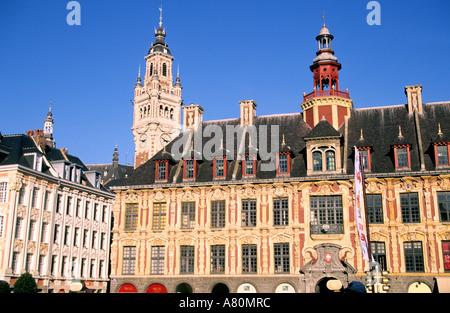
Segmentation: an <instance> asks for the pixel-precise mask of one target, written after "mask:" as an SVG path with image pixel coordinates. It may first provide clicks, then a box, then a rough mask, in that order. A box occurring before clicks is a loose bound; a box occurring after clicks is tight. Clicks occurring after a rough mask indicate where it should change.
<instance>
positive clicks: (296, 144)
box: [117, 102, 450, 188]
mask: <svg viewBox="0 0 450 313" xmlns="http://www.w3.org/2000/svg"><path fill="white" fill-rule="evenodd" d="M418 121H419V125H416V122H415V115H414V114H413V113H409V112H408V107H407V105H397V106H388V107H375V108H368V109H365V108H364V109H354V110H352V112H351V116H350V117H349V119H348V127H347V129H348V133H347V134H346V129H345V123H344V124H343V125H342V126H341V127H340V128H339V130H335V129H334V128H333V127H332V126H331V125H330V124H329V123H328V122H327V121H320V122H319V123H318V124H317V125H316V127H314V128H313V129H311V127H310V126H309V125H308V124H306V123H305V122H304V121H303V117H302V113H293V114H279V115H269V116H257V117H255V122H254V125H255V126H256V129H259V127H260V126H262V125H265V126H267V130H268V133H269V134H270V133H271V130H273V129H275V128H273V127H279V132H278V135H279V144H280V145H281V143H282V137H283V135H284V137H285V144H286V147H289V150H290V152H291V154H290V155H291V171H290V175H289V176H288V177H289V179H291V180H292V179H294V180H295V179H296V178H298V179H299V180H307V179H309V178H308V177H307V170H306V144H305V140H308V139H312V138H320V137H338V136H340V137H341V141H340V142H341V151H342V153H341V155H342V160H341V161H342V163H341V164H342V166H344V165H345V163H346V168H344V173H342V174H338V175H337V176H339V175H343V176H346V177H351V175H353V171H354V169H353V166H354V164H353V158H354V151H353V149H354V146H355V145H357V146H366V147H367V146H368V147H371V165H372V168H371V172H370V174H374V175H377V174H382V175H389V174H390V173H394V172H395V163H394V159H393V158H394V155H393V148H392V147H393V145H394V144H398V143H399V140H401V141H402V142H404V143H407V144H408V145H410V153H411V169H410V172H417V171H420V170H421V162H420V156H419V144H418V136H417V135H418V134H417V129H420V137H421V141H422V147H423V149H422V150H423V163H424V165H425V169H426V170H427V171H436V167H435V164H434V151H433V149H432V143H433V140H435V139H436V138H437V134H438V123H440V125H441V130H442V133H443V134H444V135H445V134H450V102H440V103H428V104H423V114H418ZM239 123H240V118H236V119H227V120H218V121H204V122H203V123H202V129H205V128H206V127H207V126H208V125H217V126H219V127H220V129H222V132H223V134H224V138H223V145H224V148H225V149H226V150H228V152H227V177H226V178H225V179H223V180H220V181H219V182H220V183H221V184H227V183H231V182H233V183H238V182H242V181H244V180H245V179H242V167H241V163H242V162H241V161H236V156H237V151H236V150H237V149H236V145H237V139H236V137H237V136H234V138H233V140H232V142H233V144H234V147H232V149H229V147H227V146H226V142H227V138H226V135H227V133H226V128H227V127H235V126H236V125H239ZM399 126H400V127H401V132H402V136H403V138H401V139H399V138H398V137H399V136H398V135H399ZM361 129H362V130H363V137H364V139H363V140H361ZM182 135H183V134H180V136H179V137H178V138H176V139H175V140H174V141H172V142H171V143H169V144H168V146H167V147H166V152H164V151H159V152H158V153H157V154H156V155H155V156H154V157H153V158H152V159H150V160H149V161H147V162H146V163H144V164H143V165H141V166H140V167H138V168H137V169H136V170H135V171H134V173H133V174H131V175H130V176H129V177H128V178H126V179H124V180H123V182H122V183H120V184H118V185H117V187H118V188H127V186H143V185H155V186H156V185H157V186H169V185H172V184H185V183H186V182H183V175H182V166H181V165H182V164H180V163H182V162H178V161H175V162H171V164H170V165H169V176H168V179H167V181H166V182H156V184H155V163H156V162H155V160H160V159H164V158H165V157H164V156H163V153H166V155H168V153H169V152H170V151H171V149H172V146H173V145H174V143H175V142H176V141H177V140H178V139H180V138H181V137H182ZM260 137H261V136H258V139H259V138H260ZM447 138H448V137H447ZM210 139H211V137H209V138H207V137H204V138H203V145H205V143H206V142H208V140H210ZM252 144H253V142H252ZM270 144H271V140H270V136H269V138H268V142H267V147H270ZM257 146H258V148H260V142H258V143H257ZM286 147H284V150H285V148H286ZM268 149H270V148H268ZM345 149H347V151H346V153H344V150H345ZM284 150H283V151H284ZM230 151H234V152H233V153H231V152H230ZM345 155H346V157H347V160H344V157H345ZM231 159H233V160H231ZM264 163H267V162H265V161H264V160H262V159H261V151H259V150H258V160H257V173H256V175H255V177H254V178H252V179H251V180H252V181H274V180H275V179H280V178H279V177H278V178H277V174H276V171H275V170H273V171H261V170H260V169H261V165H262V164H264ZM439 171H441V172H449V171H450V170H449V169H439ZM176 174H177V175H176ZM233 174H235V175H233ZM403 174H404V172H403ZM334 175H335V176H336V174H334ZM324 176H327V174H326V173H324ZM328 176H329V175H328ZM319 178H320V177H319ZM281 179H283V178H281ZM313 179H318V176H317V175H315V176H314V178H313ZM208 182H209V183H213V182H217V180H214V179H213V161H210V160H206V159H202V160H201V162H198V164H197V175H196V178H195V183H208ZM186 184H190V183H186Z"/></svg>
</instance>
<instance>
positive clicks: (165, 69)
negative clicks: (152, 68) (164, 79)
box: [162, 63, 167, 76]
mask: <svg viewBox="0 0 450 313" xmlns="http://www.w3.org/2000/svg"><path fill="white" fill-rule="evenodd" d="M162 74H163V76H167V64H166V63H163V68H162Z"/></svg>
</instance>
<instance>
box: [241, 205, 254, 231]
mask: <svg viewBox="0 0 450 313" xmlns="http://www.w3.org/2000/svg"><path fill="white" fill-rule="evenodd" d="M241 218H242V227H255V226H256V199H245V200H242V212H241Z"/></svg>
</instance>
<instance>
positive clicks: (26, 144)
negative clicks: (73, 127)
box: [0, 134, 106, 191]
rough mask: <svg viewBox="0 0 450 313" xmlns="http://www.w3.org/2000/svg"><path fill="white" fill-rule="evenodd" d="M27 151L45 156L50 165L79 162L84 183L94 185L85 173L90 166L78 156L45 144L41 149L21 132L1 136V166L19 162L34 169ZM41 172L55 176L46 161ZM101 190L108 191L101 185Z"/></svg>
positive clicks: (18, 163)
mask: <svg viewBox="0 0 450 313" xmlns="http://www.w3.org/2000/svg"><path fill="white" fill-rule="evenodd" d="M27 153H36V154H38V155H40V156H43V157H44V158H46V159H47V160H48V161H49V162H50V165H51V163H52V162H58V161H67V162H70V163H74V164H77V165H78V166H80V167H81V182H82V184H83V185H86V186H89V187H93V186H92V184H91V183H90V182H89V180H88V179H87V177H86V175H85V174H84V172H85V171H88V168H87V167H86V165H85V164H84V163H83V162H82V161H81V160H80V159H79V158H78V157H77V156H74V155H71V154H68V153H63V152H61V150H60V149H57V148H53V147H50V146H45V150H44V151H41V150H40V149H39V148H38V146H37V145H36V143H35V141H34V140H33V138H32V137H30V136H28V135H24V134H19V135H4V136H0V167H1V166H7V165H14V164H17V165H21V166H23V167H26V168H29V169H30V170H32V169H33V164H30V162H29V161H28V160H29V159H27V158H26V154H27ZM41 172H42V173H44V174H47V175H50V176H54V174H52V172H51V171H50V167H49V166H48V165H47V164H46V162H42V170H41ZM53 173H54V172H53ZM55 178H57V177H55ZM101 190H102V191H106V189H105V188H104V186H101Z"/></svg>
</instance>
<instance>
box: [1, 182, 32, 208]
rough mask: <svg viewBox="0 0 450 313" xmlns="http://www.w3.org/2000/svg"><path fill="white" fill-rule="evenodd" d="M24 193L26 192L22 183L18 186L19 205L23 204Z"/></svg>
mask: <svg viewBox="0 0 450 313" xmlns="http://www.w3.org/2000/svg"><path fill="white" fill-rule="evenodd" d="M1 193H2V192H1V184H0V198H1V197H2V196H1ZM25 193H26V185H23V186H22V188H20V191H19V204H20V205H23V204H24V201H25ZM0 202H1V200H0Z"/></svg>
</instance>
